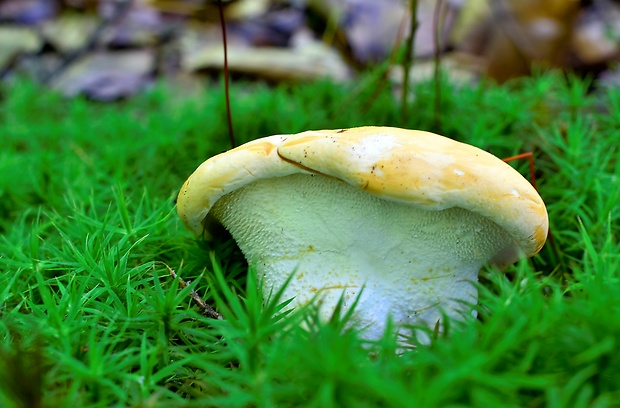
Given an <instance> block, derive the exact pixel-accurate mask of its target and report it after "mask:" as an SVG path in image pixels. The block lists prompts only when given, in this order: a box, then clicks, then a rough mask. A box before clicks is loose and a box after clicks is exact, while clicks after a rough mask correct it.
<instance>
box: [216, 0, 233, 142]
mask: <svg viewBox="0 0 620 408" xmlns="http://www.w3.org/2000/svg"><path fill="white" fill-rule="evenodd" d="M217 5H218V9H219V11H220V25H221V27H222V42H223V45H224V93H225V94H226V119H227V120H228V136H229V138H230V147H231V149H232V148H234V147H235V146H236V143H235V134H234V132H233V122H232V113H231V110H230V91H229V89H228V83H229V79H228V41H227V40H226V20H225V19H224V6H223V5H222V0H218V2H217Z"/></svg>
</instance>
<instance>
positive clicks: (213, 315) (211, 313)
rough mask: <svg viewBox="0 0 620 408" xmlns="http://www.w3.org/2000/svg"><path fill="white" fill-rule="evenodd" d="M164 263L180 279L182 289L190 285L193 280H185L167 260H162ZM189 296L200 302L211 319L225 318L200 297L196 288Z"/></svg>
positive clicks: (203, 311)
mask: <svg viewBox="0 0 620 408" xmlns="http://www.w3.org/2000/svg"><path fill="white" fill-rule="evenodd" d="M162 264H163V265H164V266H165V267H166V269H168V272H170V275H172V277H173V278H174V279H178V280H179V284H180V285H181V288H182V289H185V288H186V287H188V286H189V284H190V283H191V282H185V281H184V280H183V278H181V277H180V276H179V275H178V274H177V273H176V272H175V271H174V269H172V268H171V267H170V266H168V264H166V263H165V262H162ZM189 296H190V297H191V298H192V299H194V302H196V303H198V306H199V307H200V308H201V309H202V313H203V314H204V315H205V316H207V317H208V318H211V319H216V320H223V318H222V315H221V314H219V313H218V312H216V311H215V309H213V308H212V307H211V306H209V305H208V304H207V303H206V302H205V301H204V300H202V298H201V297H200V295H199V294H198V292H196V291H195V290H193V289H192V291H191V292H189Z"/></svg>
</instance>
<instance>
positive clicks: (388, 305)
mask: <svg viewBox="0 0 620 408" xmlns="http://www.w3.org/2000/svg"><path fill="white" fill-rule="evenodd" d="M209 215H210V216H212V217H215V218H216V219H217V220H218V221H219V222H221V223H222V224H223V225H224V226H225V227H226V228H227V229H228V230H229V231H230V233H231V234H232V236H233V238H234V239H235V240H236V241H237V244H238V245H239V247H240V249H241V250H242V251H243V253H244V255H245V257H246V258H247V259H248V261H249V262H252V263H255V264H256V268H257V272H258V274H259V276H260V277H261V278H262V279H263V287H264V290H265V296H267V295H268V294H269V293H270V292H271V291H272V290H273V289H274V288H275V289H277V288H279V287H281V286H282V285H283V284H284V282H285V280H286V279H287V278H288V276H289V275H290V274H291V273H293V272H294V271H295V276H294V277H293V279H292V281H291V282H290V284H289V285H288V286H287V288H286V290H285V291H284V298H285V299H288V298H294V300H293V302H292V303H291V304H290V306H291V307H295V306H296V305H300V304H306V303H308V302H311V301H312V300H313V299H315V298H317V301H318V302H319V303H320V308H319V310H320V314H321V317H322V318H324V319H328V318H329V317H331V315H332V314H333V311H334V308H335V306H336V304H337V303H338V301H339V299H340V298H341V297H342V296H344V306H345V308H348V307H350V306H351V304H353V302H354V301H355V300H356V299H357V298H358V297H359V300H358V304H357V306H356V309H355V313H354V316H355V317H354V318H355V321H356V323H357V324H358V325H359V326H360V327H363V328H364V336H365V337H366V338H368V339H378V338H379V337H381V336H382V335H383V333H384V331H385V327H386V321H387V318H388V316H391V318H392V321H393V322H394V323H395V324H396V326H397V329H398V331H399V333H402V334H404V335H410V334H411V332H410V331H409V329H407V326H409V325H419V324H426V325H428V326H429V327H431V328H432V327H434V326H435V325H436V323H437V322H438V321H439V320H440V319H441V311H443V312H445V313H446V314H447V316H449V317H451V318H456V319H460V318H462V316H463V314H464V313H468V312H469V311H470V310H471V307H472V305H473V304H475V303H476V302H477V291H476V289H475V287H474V286H473V285H472V283H473V282H475V281H476V280H477V278H478V272H479V270H480V268H481V267H482V266H483V265H484V264H485V263H487V262H489V260H492V259H493V258H494V257H495V256H497V255H498V254H503V255H502V256H504V259H505V253H506V252H510V251H512V252H514V250H512V248H514V247H515V243H514V242H513V240H512V239H511V238H510V237H509V235H508V234H507V233H506V232H505V231H504V230H503V229H502V228H500V227H499V226H498V225H497V224H495V223H493V222H492V221H490V220H488V219H486V218H484V217H482V216H480V215H477V214H474V213H472V212H470V211H467V210H464V209H461V208H450V209H446V210H442V211H428V210H424V209H421V208H418V207H416V206H414V205H409V204H405V203H400V202H395V201H388V200H384V199H382V198H380V197H378V196H376V195H371V194H368V193H366V192H364V191H362V190H360V189H358V188H355V187H352V186H350V185H348V184H345V183H343V182H341V181H339V180H336V179H333V178H329V177H325V176H321V175H305V174H296V175H290V176H286V177H280V178H274V179H267V180H259V181H256V182H254V183H251V184H249V185H247V186H245V187H243V188H241V189H239V190H236V191H234V192H232V193H229V194H227V195H226V196H224V197H222V198H221V199H220V200H219V201H218V202H217V203H216V204H215V206H214V207H213V208H212V209H211V212H210V213H209Z"/></svg>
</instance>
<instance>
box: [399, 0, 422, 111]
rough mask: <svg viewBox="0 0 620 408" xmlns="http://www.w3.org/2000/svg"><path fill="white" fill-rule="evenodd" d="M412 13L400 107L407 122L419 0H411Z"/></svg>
mask: <svg viewBox="0 0 620 408" xmlns="http://www.w3.org/2000/svg"><path fill="white" fill-rule="evenodd" d="M409 8H410V13H411V29H410V30H409V36H408V37H407V44H406V48H405V57H404V59H403V71H404V72H403V74H404V78H403V94H402V99H401V105H400V114H401V119H402V121H403V122H405V119H406V116H407V97H408V96H409V71H410V70H411V65H412V61H413V58H414V56H413V54H414V53H415V45H414V42H415V32H416V31H417V29H418V0H410V3H409Z"/></svg>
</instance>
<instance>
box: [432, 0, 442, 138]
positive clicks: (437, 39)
mask: <svg viewBox="0 0 620 408" xmlns="http://www.w3.org/2000/svg"><path fill="white" fill-rule="evenodd" d="M444 17H445V10H444V2H443V0H437V3H436V5H435V12H434V15H433V34H434V35H433V43H434V48H435V53H434V55H433V65H434V73H433V76H434V78H433V80H434V85H435V108H434V117H435V128H436V130H437V131H438V132H439V131H441V83H442V81H441V50H442V48H443V38H441V33H440V32H441V31H443V22H444V20H445V19H444Z"/></svg>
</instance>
